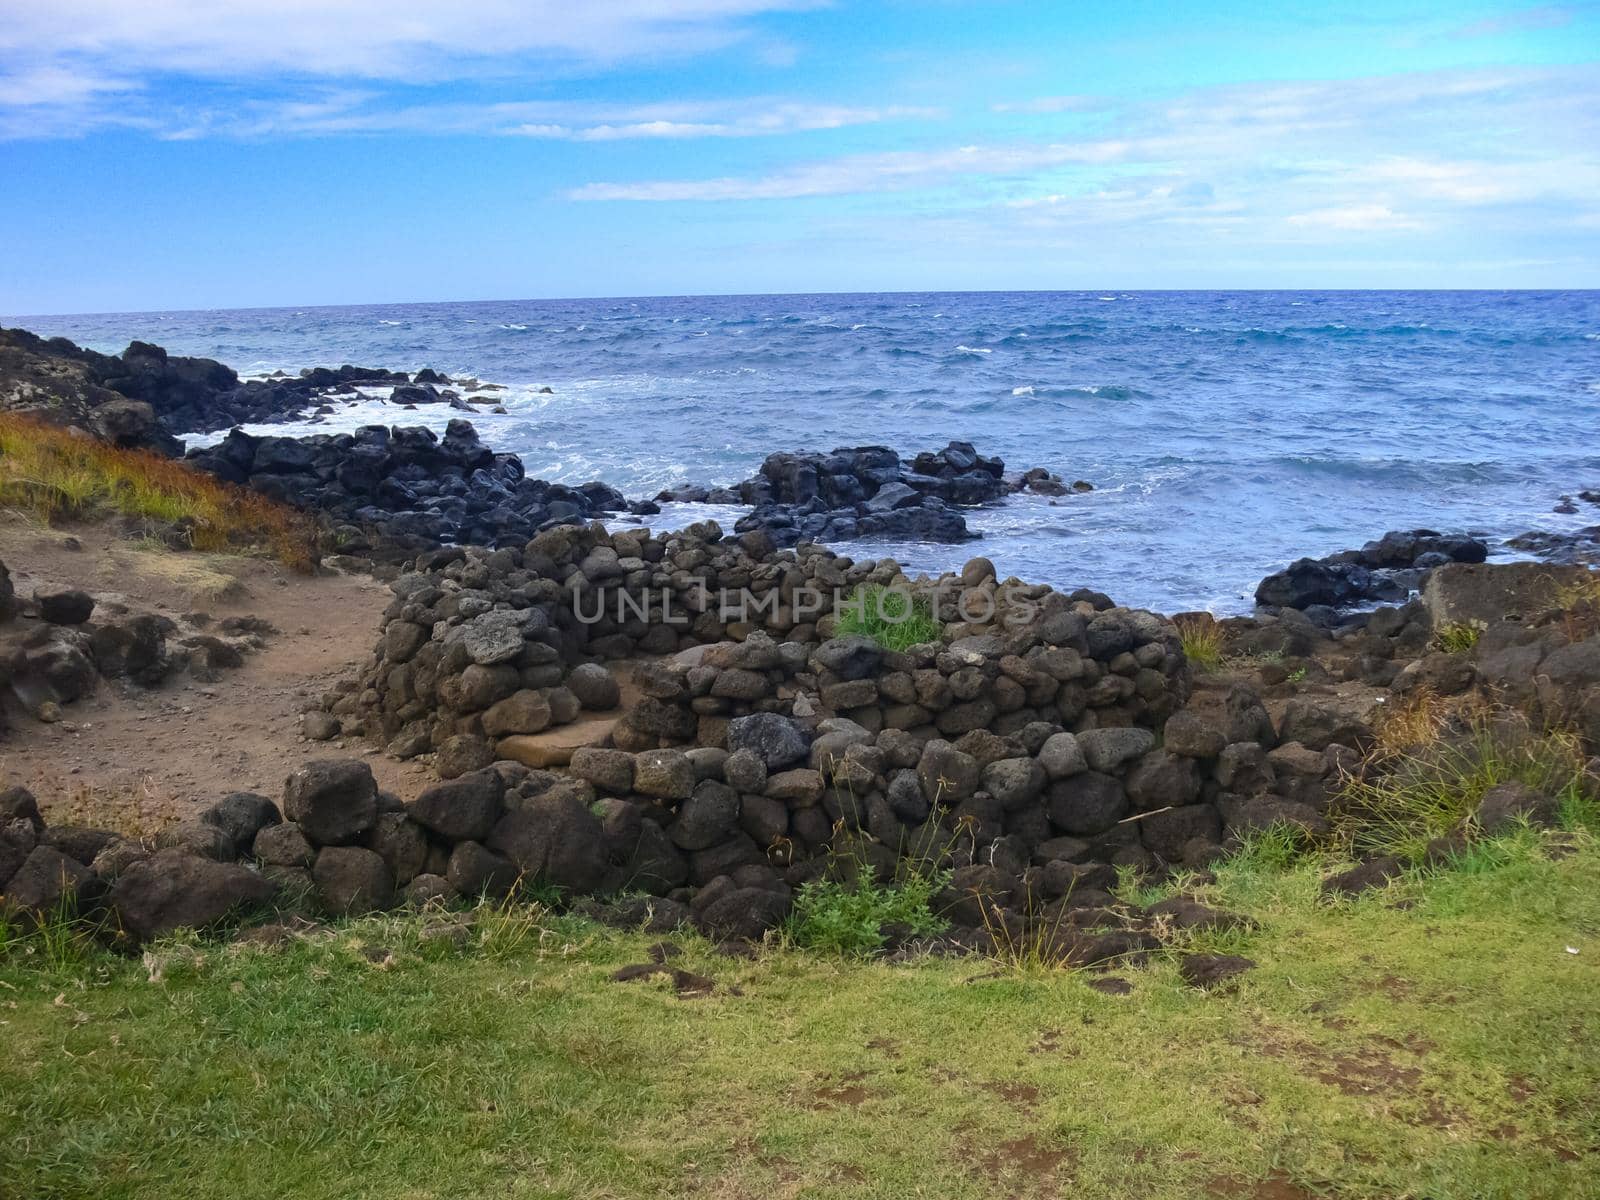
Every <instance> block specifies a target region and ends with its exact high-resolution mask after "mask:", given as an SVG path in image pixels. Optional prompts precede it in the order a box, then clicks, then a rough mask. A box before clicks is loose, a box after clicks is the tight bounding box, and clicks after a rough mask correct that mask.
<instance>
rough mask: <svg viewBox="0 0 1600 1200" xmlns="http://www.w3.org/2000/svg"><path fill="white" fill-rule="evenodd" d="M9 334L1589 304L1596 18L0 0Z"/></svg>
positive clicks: (464, 1)
mask: <svg viewBox="0 0 1600 1200" xmlns="http://www.w3.org/2000/svg"><path fill="white" fill-rule="evenodd" d="M0 228H3V229H4V231H5V233H4V247H5V249H4V252H3V253H0V313H7V314H12V315H18V314H30V313H32V314H41V313H78V312H121V311H153V310H170V309H192V308H218V307H245V306H270V305H308V304H346V303H384V302H408V301H424V300H475V299H522V298H533V297H576V296H633V295H695V294H727V293H747V292H755V293H768V292H841V291H917V290H1021V289H1076V288H1120V289H1134V288H1302V287H1304V288H1346V287H1372V288H1448V287H1465V288H1522V287H1551V288H1571V287H1596V286H1600V3H1597V2H1591V0H1586V2H1582V3H1573V4H1550V5H1539V6H1529V5H1527V4H1514V3H1513V4H1506V3H1493V2H1483V0H1452V2H1450V3H1435V2H1428V3H1423V2H1419V0H1382V2H1379V3H1369V2H1367V0H1345V2H1343V3H1340V4H1328V3H1326V2H1325V0H1319V2H1318V3H1314V4H1312V3H1301V2H1299V0H1274V2H1273V3H1271V4H1264V3H1261V0H1248V2H1235V0H1208V2H1207V3H1204V4H1196V3H1189V2H1184V0H1171V2H1157V0H452V2H451V3H448V4H445V3H427V2H424V0H204V2H202V0H140V2H139V3H132V2H130V0H49V3H40V0H0Z"/></svg>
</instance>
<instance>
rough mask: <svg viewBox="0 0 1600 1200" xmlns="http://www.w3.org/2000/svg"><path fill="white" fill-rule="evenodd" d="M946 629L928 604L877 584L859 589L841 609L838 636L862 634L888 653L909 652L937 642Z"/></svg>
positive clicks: (920, 599)
mask: <svg viewBox="0 0 1600 1200" xmlns="http://www.w3.org/2000/svg"><path fill="white" fill-rule="evenodd" d="M942 628H943V627H942V626H941V625H940V624H939V622H938V621H937V620H936V619H935V618H934V616H933V613H932V611H931V609H930V607H929V605H928V602H927V601H926V600H925V599H922V598H921V597H916V598H914V597H912V595H911V594H910V593H909V592H907V591H905V590H904V589H903V588H886V587H878V586H876V585H869V586H866V587H860V588H857V589H856V591H855V593H854V594H853V595H852V596H851V597H850V599H849V600H847V601H845V602H844V603H843V604H842V605H841V606H840V611H839V620H838V623H837V624H836V626H835V630H834V631H835V634H836V635H837V636H841V637H842V636H844V635H847V634H862V635H864V636H866V637H870V638H871V639H872V640H873V641H875V642H877V643H878V645H880V646H882V647H883V648H884V649H885V650H905V649H906V648H908V647H910V646H919V645H922V644H923V643H926V642H937V641H938V640H939V634H940V632H941V630H942Z"/></svg>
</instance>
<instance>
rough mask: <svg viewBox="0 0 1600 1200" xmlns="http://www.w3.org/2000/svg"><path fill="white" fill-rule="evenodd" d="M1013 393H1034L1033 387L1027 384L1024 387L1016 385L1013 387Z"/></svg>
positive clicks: (1021, 394) (1015, 394)
mask: <svg viewBox="0 0 1600 1200" xmlns="http://www.w3.org/2000/svg"><path fill="white" fill-rule="evenodd" d="M1011 394H1012V395H1013V396H1031V395H1033V388H1032V387H1030V386H1028V385H1026V384H1025V385H1023V386H1022V387H1014V388H1012V389H1011Z"/></svg>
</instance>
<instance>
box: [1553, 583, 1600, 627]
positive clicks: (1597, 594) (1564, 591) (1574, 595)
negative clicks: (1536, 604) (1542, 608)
mask: <svg viewBox="0 0 1600 1200" xmlns="http://www.w3.org/2000/svg"><path fill="white" fill-rule="evenodd" d="M1555 607H1556V609H1557V610H1559V611H1560V613H1561V626H1562V631H1563V632H1564V633H1565V634H1566V635H1567V638H1568V640H1569V641H1574V642H1581V641H1583V640H1584V639H1586V638H1591V637H1593V636H1594V635H1595V634H1597V633H1600V573H1596V572H1592V571H1591V572H1590V573H1589V577H1588V578H1587V579H1578V580H1573V581H1572V582H1570V583H1563V584H1558V585H1557V586H1556V592H1555Z"/></svg>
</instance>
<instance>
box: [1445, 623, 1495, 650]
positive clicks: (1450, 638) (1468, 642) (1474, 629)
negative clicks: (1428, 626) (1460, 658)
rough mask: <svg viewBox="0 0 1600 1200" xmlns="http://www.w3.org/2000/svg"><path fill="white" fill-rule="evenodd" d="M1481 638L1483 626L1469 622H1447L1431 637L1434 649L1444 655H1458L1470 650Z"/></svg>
mask: <svg viewBox="0 0 1600 1200" xmlns="http://www.w3.org/2000/svg"><path fill="white" fill-rule="evenodd" d="M1482 636H1483V626H1482V625H1479V624H1474V623H1473V622H1470V621H1449V622H1446V623H1445V624H1443V625H1441V626H1440V627H1439V628H1438V630H1437V631H1436V632H1435V633H1434V635H1433V644H1434V648H1435V649H1438V650H1442V651H1444V652H1445V653H1446V654H1460V653H1464V652H1465V651H1468V650H1471V649H1472V648H1473V647H1474V646H1476V645H1477V644H1478V639H1479V638H1480V637H1482Z"/></svg>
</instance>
